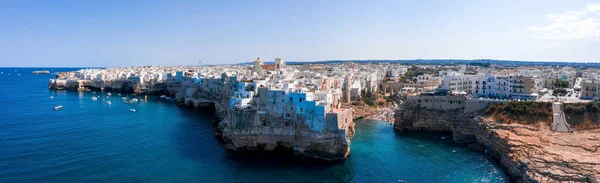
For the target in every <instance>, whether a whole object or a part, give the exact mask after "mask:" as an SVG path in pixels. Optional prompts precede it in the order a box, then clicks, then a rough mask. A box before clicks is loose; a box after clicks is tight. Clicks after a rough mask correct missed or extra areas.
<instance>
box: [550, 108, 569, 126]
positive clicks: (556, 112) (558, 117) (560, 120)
mask: <svg viewBox="0 0 600 183" xmlns="http://www.w3.org/2000/svg"><path fill="white" fill-rule="evenodd" d="M552 118H553V120H552V125H550V130H552V131H553V132H571V126H570V125H569V123H567V119H566V118H565V112H564V111H563V110H562V104H561V103H559V102H554V103H552Z"/></svg>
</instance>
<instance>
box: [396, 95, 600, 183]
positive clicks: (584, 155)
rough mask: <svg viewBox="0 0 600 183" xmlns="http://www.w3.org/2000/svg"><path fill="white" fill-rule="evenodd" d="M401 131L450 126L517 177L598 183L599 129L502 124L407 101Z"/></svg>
mask: <svg viewBox="0 0 600 183" xmlns="http://www.w3.org/2000/svg"><path fill="white" fill-rule="evenodd" d="M394 128H395V129H397V130H398V131H448V132H452V133H453V139H454V141H455V142H456V143H461V144H470V146H471V147H477V146H481V147H484V148H483V149H486V150H485V151H486V152H487V153H489V155H491V156H492V157H495V158H496V159H497V160H498V161H499V163H500V165H501V166H502V167H504V168H505V169H506V171H507V173H508V174H510V175H511V177H512V178H513V179H514V180H516V181H518V182H568V181H575V182H598V181H599V177H600V158H598V157H600V151H598V149H599V148H600V130H589V131H581V132H577V133H572V134H571V133H552V132H550V130H548V129H547V128H544V127H537V126H528V125H517V124H499V123H496V122H495V121H494V120H491V119H488V118H486V117H482V116H477V115H473V114H465V113H464V112H463V111H461V110H450V111H441V110H430V109H424V108H420V107H419V106H418V105H417V104H416V103H411V102H407V103H405V104H404V105H402V106H401V107H400V109H399V110H398V111H396V121H395V123H394Z"/></svg>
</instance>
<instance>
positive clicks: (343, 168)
mask: <svg viewBox="0 0 600 183" xmlns="http://www.w3.org/2000/svg"><path fill="white" fill-rule="evenodd" d="M33 70H39V69H34V68H0V72H2V73H1V74H0V182H402V181H404V182H507V181H510V179H509V178H508V177H507V176H506V175H505V174H504V172H503V171H502V170H501V168H500V167H499V166H498V165H497V164H496V163H494V162H493V161H492V160H490V159H488V158H487V156H486V155H485V154H482V153H477V152H473V151H470V150H468V149H466V148H464V147H461V146H458V145H456V144H453V143H452V141H451V140H450V137H449V135H448V134H423V133H421V134H417V133H398V132H395V131H394V130H393V127H392V126H391V125H389V124H386V123H383V122H380V121H371V120H358V121H356V123H357V125H356V136H355V137H354V139H353V140H352V144H351V149H352V153H351V155H350V157H349V158H348V159H347V160H345V161H339V162H334V163H317V162H312V161H305V160H298V159H295V158H291V157H286V156H276V155H243V154H237V153H231V152H228V151H227V150H225V149H223V148H222V147H221V144H220V142H219V141H218V139H216V138H215V137H214V135H213V133H214V131H215V126H213V125H212V123H211V118H210V116H208V115H207V113H205V112H203V111H200V110H197V109H189V108H184V107H178V106H176V105H175V104H173V103H170V102H163V101H160V100H159V99H157V98H153V97H151V98H149V99H148V100H147V101H144V100H142V101H141V102H139V103H137V104H133V105H127V104H125V103H123V102H122V99H121V96H117V93H113V96H112V97H109V98H106V96H107V95H106V93H102V92H98V93H96V94H93V93H92V92H77V91H51V90H48V86H47V85H48V79H50V78H53V77H54V76H53V75H32V74H30V73H29V72H31V71H33ZM52 70H53V71H68V70H76V69H57V68H54V69H52ZM8 74H10V75H8ZM19 74H20V75H19ZM50 96H54V98H53V99H51V98H50ZM92 96H100V97H99V99H98V100H97V101H93V100H91V97H92ZM130 97H134V96H130ZM138 97H139V96H138ZM140 98H142V97H140ZM106 101H111V102H112V105H108V104H106ZM55 105H63V106H64V107H63V108H62V109H61V110H58V111H54V110H53V109H52V107H53V106H55ZM132 108H133V109H136V110H137V111H136V112H135V113H134V112H131V111H130V110H129V109H132ZM443 136H446V139H442V137H443Z"/></svg>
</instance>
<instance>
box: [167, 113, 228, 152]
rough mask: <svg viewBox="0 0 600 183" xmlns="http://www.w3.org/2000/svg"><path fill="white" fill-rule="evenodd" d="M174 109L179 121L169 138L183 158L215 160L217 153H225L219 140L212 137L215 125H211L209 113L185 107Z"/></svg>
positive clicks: (210, 114)
mask: <svg viewBox="0 0 600 183" xmlns="http://www.w3.org/2000/svg"><path fill="white" fill-rule="evenodd" d="M173 105H175V104H173ZM176 108H177V109H175V110H177V111H178V112H179V113H180V114H179V115H180V116H181V120H180V122H179V123H178V124H177V125H176V127H175V128H174V131H173V132H171V134H170V136H171V140H172V143H173V144H174V145H175V147H176V148H177V149H178V150H179V151H180V153H181V154H182V155H183V156H184V157H186V158H189V159H192V160H197V161H203V160H207V158H215V156H216V154H218V153H225V150H224V149H223V148H222V147H221V144H220V142H219V139H218V138H217V137H215V136H214V132H215V129H216V125H214V124H213V123H212V113H211V112H209V111H205V110H202V109H194V108H189V107H187V106H185V105H182V106H177V107H176Z"/></svg>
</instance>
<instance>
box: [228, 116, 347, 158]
mask: <svg viewBox="0 0 600 183" xmlns="http://www.w3.org/2000/svg"><path fill="white" fill-rule="evenodd" d="M353 135H354V124H352V125H349V126H348V127H347V128H346V129H345V130H340V131H332V132H330V131H326V132H321V133H316V132H312V131H311V130H309V129H307V128H300V127H298V125H290V126H253V127H246V128H241V129H240V128H236V127H232V126H227V127H226V128H224V130H223V141H224V146H225V148H227V149H230V150H234V151H242V152H243V151H273V150H275V149H276V148H278V149H280V148H283V149H287V150H293V152H294V155H297V156H301V157H309V158H315V159H324V160H339V159H345V158H347V157H348V155H349V154H350V139H351V138H352V136H353Z"/></svg>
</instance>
